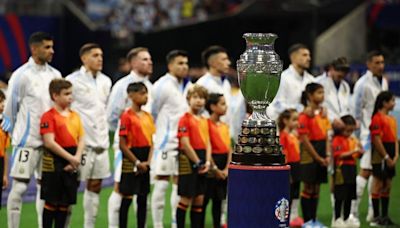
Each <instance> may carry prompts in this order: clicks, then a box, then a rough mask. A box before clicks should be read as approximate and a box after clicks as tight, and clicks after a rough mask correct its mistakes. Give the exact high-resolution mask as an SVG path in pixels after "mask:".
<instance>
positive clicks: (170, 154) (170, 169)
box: [152, 150, 179, 176]
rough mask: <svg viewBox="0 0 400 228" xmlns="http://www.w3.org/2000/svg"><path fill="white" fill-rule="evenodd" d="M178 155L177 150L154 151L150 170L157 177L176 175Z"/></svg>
mask: <svg viewBox="0 0 400 228" xmlns="http://www.w3.org/2000/svg"><path fill="white" fill-rule="evenodd" d="M178 154H179V152H178V151H177V150H170V151H161V150H154V156H153V157H154V160H153V161H152V163H153V164H152V169H153V170H154V174H155V175H157V176H172V175H174V176H177V175H178V167H179V164H178Z"/></svg>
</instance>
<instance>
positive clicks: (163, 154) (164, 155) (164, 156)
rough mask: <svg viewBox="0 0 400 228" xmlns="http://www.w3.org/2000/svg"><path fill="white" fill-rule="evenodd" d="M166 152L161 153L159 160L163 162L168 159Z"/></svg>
mask: <svg viewBox="0 0 400 228" xmlns="http://www.w3.org/2000/svg"><path fill="white" fill-rule="evenodd" d="M167 153H168V152H167V151H163V152H162V153H161V158H162V159H163V160H167V158H168V154H167Z"/></svg>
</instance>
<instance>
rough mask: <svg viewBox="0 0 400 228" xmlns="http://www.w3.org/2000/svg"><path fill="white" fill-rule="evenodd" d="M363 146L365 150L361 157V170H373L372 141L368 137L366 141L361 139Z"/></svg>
mask: <svg viewBox="0 0 400 228" xmlns="http://www.w3.org/2000/svg"><path fill="white" fill-rule="evenodd" d="M360 141H361V145H362V146H363V148H364V151H365V152H364V154H363V155H362V157H361V160H360V168H361V169H368V170H372V165H371V139H370V137H369V136H368V137H367V138H365V139H361V140H360Z"/></svg>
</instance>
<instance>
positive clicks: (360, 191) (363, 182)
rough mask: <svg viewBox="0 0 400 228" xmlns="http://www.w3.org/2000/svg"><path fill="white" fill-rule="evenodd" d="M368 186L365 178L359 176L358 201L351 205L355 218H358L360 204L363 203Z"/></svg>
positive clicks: (357, 180) (357, 181)
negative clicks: (365, 189) (366, 186)
mask: <svg viewBox="0 0 400 228" xmlns="http://www.w3.org/2000/svg"><path fill="white" fill-rule="evenodd" d="M366 184H367V180H366V179H365V178H364V177H362V176H360V175H358V176H357V178H356V185H357V191H356V193H357V199H356V200H354V201H355V202H354V201H352V203H351V212H350V213H351V214H353V215H354V216H355V217H358V208H359V207H360V202H361V199H362V195H363V193H364V188H365V185H366Z"/></svg>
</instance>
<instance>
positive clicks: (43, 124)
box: [40, 122, 49, 128]
mask: <svg viewBox="0 0 400 228" xmlns="http://www.w3.org/2000/svg"><path fill="white" fill-rule="evenodd" d="M40 128H49V123H48V122H44V123H42V124H40Z"/></svg>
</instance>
